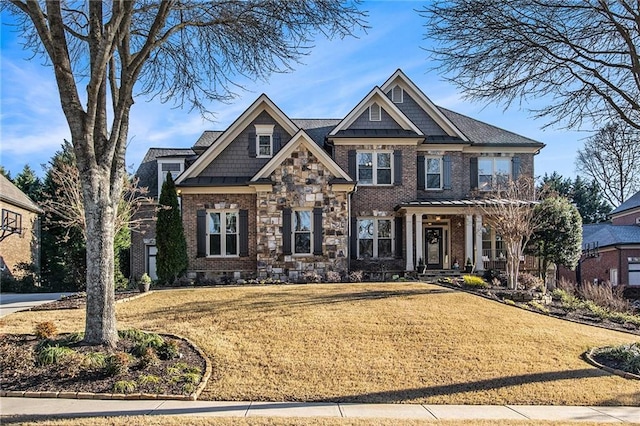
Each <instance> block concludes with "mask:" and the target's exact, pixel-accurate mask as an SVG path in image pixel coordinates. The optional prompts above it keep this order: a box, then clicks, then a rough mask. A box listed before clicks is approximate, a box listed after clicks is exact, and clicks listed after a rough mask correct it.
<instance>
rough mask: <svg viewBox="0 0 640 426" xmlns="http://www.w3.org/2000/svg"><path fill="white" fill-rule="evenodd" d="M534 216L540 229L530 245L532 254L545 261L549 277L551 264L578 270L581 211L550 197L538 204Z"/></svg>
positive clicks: (562, 200)
mask: <svg viewBox="0 0 640 426" xmlns="http://www.w3.org/2000/svg"><path fill="white" fill-rule="evenodd" d="M534 214H535V215H536V218H537V221H538V223H539V224H540V226H539V227H538V228H537V229H536V230H535V232H534V233H533V236H532V237H531V241H530V242H529V246H528V250H527V251H528V252H530V253H532V254H534V255H536V256H537V257H539V258H540V259H541V260H542V275H543V277H544V278H546V271H547V267H548V266H549V263H551V262H553V263H555V264H557V265H563V266H566V267H567V268H575V266H576V265H577V264H578V259H579V258H580V253H581V249H582V220H581V218H580V213H579V212H578V209H577V208H576V207H575V206H574V205H573V204H571V202H570V201H569V200H568V199H566V198H564V197H559V196H552V197H547V198H545V199H544V200H542V201H541V202H540V203H539V204H538V205H536V207H535V210H534Z"/></svg>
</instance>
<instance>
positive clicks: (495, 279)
mask: <svg viewBox="0 0 640 426" xmlns="http://www.w3.org/2000/svg"><path fill="white" fill-rule="evenodd" d="M482 278H484V280H485V281H486V282H488V283H491V284H493V285H495V286H498V285H506V284H507V279H506V277H505V276H504V274H502V272H500V271H499V270H498V269H487V270H486V271H484V273H483V274H482Z"/></svg>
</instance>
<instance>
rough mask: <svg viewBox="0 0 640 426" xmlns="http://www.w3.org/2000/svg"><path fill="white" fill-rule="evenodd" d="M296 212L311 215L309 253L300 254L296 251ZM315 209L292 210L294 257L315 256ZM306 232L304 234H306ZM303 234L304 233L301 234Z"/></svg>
mask: <svg viewBox="0 0 640 426" xmlns="http://www.w3.org/2000/svg"><path fill="white" fill-rule="evenodd" d="M296 212H308V213H309V251H308V252H305V253H299V252H297V251H296ZM313 219H314V218H313V209H293V210H291V254H292V255H293V256H310V255H312V254H313ZM306 232H307V231H305V232H304V233H306ZM301 233H302V232H301Z"/></svg>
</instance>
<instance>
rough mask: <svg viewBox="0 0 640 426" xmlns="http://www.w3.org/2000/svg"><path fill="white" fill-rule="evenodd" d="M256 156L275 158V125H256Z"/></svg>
mask: <svg viewBox="0 0 640 426" xmlns="http://www.w3.org/2000/svg"><path fill="white" fill-rule="evenodd" d="M255 127H256V154H257V155H256V156H257V157H258V158H261V157H262V158H271V157H273V127H274V126H273V124H256V125H255Z"/></svg>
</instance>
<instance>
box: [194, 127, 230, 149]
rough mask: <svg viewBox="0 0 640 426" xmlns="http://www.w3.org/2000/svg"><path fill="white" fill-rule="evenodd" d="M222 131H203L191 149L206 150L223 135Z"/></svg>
mask: <svg viewBox="0 0 640 426" xmlns="http://www.w3.org/2000/svg"><path fill="white" fill-rule="evenodd" d="M223 133H224V132H223V131H222V130H205V131H204V132H202V134H201V135H200V137H199V138H198V140H197V141H196V143H194V144H193V148H208V147H210V146H211V145H212V144H213V143H214V142H215V141H216V140H218V138H219V137H220V136H221V135H222V134H223Z"/></svg>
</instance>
